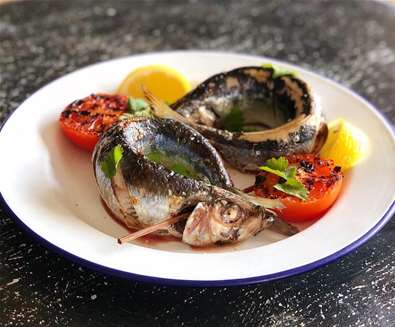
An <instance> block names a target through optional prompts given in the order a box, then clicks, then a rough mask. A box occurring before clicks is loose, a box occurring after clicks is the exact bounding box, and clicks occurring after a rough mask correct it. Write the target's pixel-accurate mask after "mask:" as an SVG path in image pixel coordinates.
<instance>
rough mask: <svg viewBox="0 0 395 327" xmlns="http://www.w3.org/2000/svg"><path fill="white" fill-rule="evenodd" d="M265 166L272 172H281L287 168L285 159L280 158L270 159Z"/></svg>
mask: <svg viewBox="0 0 395 327" xmlns="http://www.w3.org/2000/svg"><path fill="white" fill-rule="evenodd" d="M266 166H267V167H269V168H271V169H274V170H281V171H282V170H285V169H287V168H288V160H287V159H285V157H280V158H278V159H276V158H271V159H269V160H268V161H266Z"/></svg>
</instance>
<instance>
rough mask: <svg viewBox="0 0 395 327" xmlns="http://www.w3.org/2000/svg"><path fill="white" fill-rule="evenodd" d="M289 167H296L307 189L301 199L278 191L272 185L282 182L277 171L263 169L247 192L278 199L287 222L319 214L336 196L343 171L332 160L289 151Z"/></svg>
mask: <svg viewBox="0 0 395 327" xmlns="http://www.w3.org/2000/svg"><path fill="white" fill-rule="evenodd" d="M287 160H288V163H289V167H295V168H296V175H295V178H296V179H297V180H298V181H299V182H301V183H302V184H303V186H304V187H305V189H306V190H307V196H306V198H305V199H304V200H303V199H300V198H298V197H295V196H293V195H290V194H287V193H285V192H283V191H280V190H279V189H278V188H276V187H275V186H276V185H278V184H279V183H281V182H282V178H281V177H279V176H277V175H276V174H273V173H270V172H267V171H262V172H260V173H259V174H258V175H257V176H256V181H255V185H254V186H251V187H249V188H248V189H247V190H246V191H247V192H254V193H255V195H257V196H261V197H266V198H271V199H279V200H281V202H282V203H283V204H284V206H285V208H283V209H280V210H278V211H277V213H278V215H279V216H280V217H282V218H283V219H284V220H287V221H289V222H302V221H308V220H313V219H317V218H320V217H321V216H322V215H323V214H324V213H325V212H326V211H327V210H328V209H329V208H330V207H331V206H332V205H333V203H334V202H335V201H336V199H337V197H338V196H339V193H340V190H341V187H342V182H343V174H342V172H341V168H340V167H339V166H335V165H334V163H333V161H332V160H324V159H321V158H319V157H317V156H315V155H313V154H307V155H306V154H305V155H292V156H289V157H287Z"/></svg>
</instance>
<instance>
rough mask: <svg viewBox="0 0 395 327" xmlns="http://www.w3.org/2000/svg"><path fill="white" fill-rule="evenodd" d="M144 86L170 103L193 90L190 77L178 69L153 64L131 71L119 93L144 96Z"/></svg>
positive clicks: (119, 88) (135, 96)
mask: <svg viewBox="0 0 395 327" xmlns="http://www.w3.org/2000/svg"><path fill="white" fill-rule="evenodd" d="M143 86H144V87H145V88H146V89H148V90H149V91H151V92H152V93H153V94H154V95H155V96H156V97H158V98H159V99H161V100H163V101H165V102H168V103H173V102H175V101H176V100H177V99H179V98H181V97H182V96H183V95H185V94H186V93H187V92H188V91H190V90H191V84H190V82H189V81H188V79H187V78H186V77H185V76H184V75H183V74H181V73H180V72H179V71H177V70H176V69H174V68H172V67H169V66H165V65H151V66H143V67H139V68H137V69H136V70H133V71H132V72H130V73H129V74H128V76H126V78H125V79H124V80H123V81H122V83H121V85H120V86H119V87H118V93H119V94H122V95H126V96H132V97H134V98H144V93H143Z"/></svg>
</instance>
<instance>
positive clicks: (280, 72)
mask: <svg viewBox="0 0 395 327" xmlns="http://www.w3.org/2000/svg"><path fill="white" fill-rule="evenodd" d="M262 68H269V69H273V76H272V77H273V78H279V77H281V76H284V75H289V76H293V77H295V76H296V72H295V71H293V70H289V69H285V68H282V67H278V66H274V65H272V64H263V65H262Z"/></svg>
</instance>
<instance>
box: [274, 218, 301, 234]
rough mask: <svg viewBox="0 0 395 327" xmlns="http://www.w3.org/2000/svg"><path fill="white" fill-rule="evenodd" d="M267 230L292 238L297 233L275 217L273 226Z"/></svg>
mask: <svg viewBox="0 0 395 327" xmlns="http://www.w3.org/2000/svg"><path fill="white" fill-rule="evenodd" d="M268 229H270V230H272V231H273V232H276V233H279V234H281V235H286V236H292V235H295V234H297V233H299V229H298V228H297V227H295V226H293V225H291V224H288V223H287V222H286V221H284V220H283V219H281V218H279V217H276V218H275V219H274V221H273V224H272V225H271V226H270V227H268Z"/></svg>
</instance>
